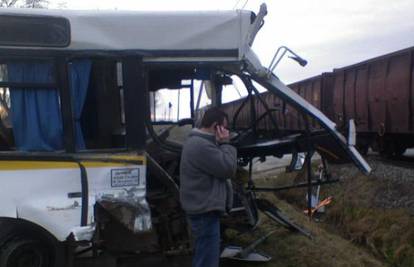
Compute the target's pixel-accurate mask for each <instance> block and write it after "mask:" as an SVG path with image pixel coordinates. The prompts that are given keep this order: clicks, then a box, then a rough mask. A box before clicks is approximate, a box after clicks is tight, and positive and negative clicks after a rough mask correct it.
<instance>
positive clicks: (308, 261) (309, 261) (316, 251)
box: [225, 194, 384, 267]
mask: <svg viewBox="0 0 414 267" xmlns="http://www.w3.org/2000/svg"><path fill="white" fill-rule="evenodd" d="M261 196H262V197H265V198H267V199H268V200H270V201H272V202H273V203H274V204H275V205H276V206H277V207H278V208H280V209H281V210H282V211H283V212H284V213H285V214H287V215H288V216H289V217H290V218H291V219H292V220H293V221H295V222H296V223H298V224H299V225H302V226H304V227H306V229H308V230H311V232H312V233H313V236H314V238H313V240H310V239H308V238H307V237H304V236H302V235H299V234H298V233H292V232H290V231H288V230H286V229H285V228H282V227H281V226H279V225H277V224H275V223H274V222H272V221H270V220H269V219H267V218H263V224H262V225H261V226H260V228H259V229H258V230H257V231H256V233H255V235H254V237H252V236H248V235H245V236H243V237H237V236H235V235H234V233H229V235H230V239H231V240H233V241H234V242H235V243H238V244H240V243H241V244H244V245H246V244H248V243H249V242H252V240H254V239H255V238H258V237H260V236H262V235H264V234H265V233H268V232H270V231H271V230H273V229H276V233H275V234H273V235H272V236H271V237H269V238H268V240H267V241H265V242H264V243H263V244H261V245H260V246H259V248H258V249H259V250H261V251H264V252H265V253H267V254H269V255H271V256H272V257H273V260H272V261H270V262H269V263H266V264H261V265H260V266H263V267H276V266H306V267H313V266H315V267H320V266H332V267H345V266H350V267H351V266H384V265H383V264H382V263H381V262H380V261H378V260H377V259H375V258H374V257H372V256H371V255H369V253H367V252H366V251H365V250H363V249H361V248H359V247H357V246H355V245H354V244H352V243H351V242H349V241H347V240H345V239H343V238H341V237H340V236H338V235H335V234H332V233H330V232H329V231H327V230H325V229H323V228H321V227H319V225H318V224H317V223H315V222H310V221H309V219H308V218H307V217H306V216H305V215H304V214H303V213H302V212H301V211H300V210H298V209H295V208H294V207H292V206H291V205H289V204H287V203H286V202H285V201H281V200H279V199H278V198H276V197H275V196H274V195H272V194H262V195H261ZM225 266H256V265H255V264H252V263H238V262H237V263H232V262H227V263H226V265H225Z"/></svg>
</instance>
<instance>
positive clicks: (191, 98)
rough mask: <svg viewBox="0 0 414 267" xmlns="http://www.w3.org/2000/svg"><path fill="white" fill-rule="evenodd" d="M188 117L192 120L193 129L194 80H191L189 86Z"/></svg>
mask: <svg viewBox="0 0 414 267" xmlns="http://www.w3.org/2000/svg"><path fill="white" fill-rule="evenodd" d="M190 116H191V118H192V119H193V123H192V125H193V127H194V123H195V120H194V80H193V79H191V85H190Z"/></svg>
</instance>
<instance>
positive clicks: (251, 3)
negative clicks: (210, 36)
mask: <svg viewBox="0 0 414 267" xmlns="http://www.w3.org/2000/svg"><path fill="white" fill-rule="evenodd" d="M60 2H66V7H67V8H70V9H119V10H165V11H172V10H223V9H232V8H233V7H234V6H235V4H236V3H237V2H239V4H238V7H239V8H240V7H242V6H243V5H244V3H245V2H246V0H239V1H237V0H192V1H190V0H151V1H145V0H66V1H61V0H50V3H51V5H50V7H51V8H52V7H54V6H55V7H56V6H57V5H58V4H59V3H60ZM263 2H265V3H266V4H267V8H268V15H267V16H266V17H265V25H264V26H263V28H262V29H261V31H260V32H259V33H258V35H257V37H256V40H255V42H254V44H253V49H254V51H255V52H256V54H257V55H258V56H259V58H260V59H261V61H262V64H264V65H266V66H267V65H268V63H269V62H270V60H271V58H272V57H273V54H274V52H275V51H276V49H277V48H278V47H279V46H281V45H286V46H288V47H290V48H291V49H292V50H294V51H295V52H297V53H298V54H299V55H300V56H302V57H303V58H305V59H306V60H308V65H307V66H306V67H304V68H302V67H300V66H299V65H298V64H297V63H295V62H294V61H292V60H289V59H285V60H283V61H282V62H281V64H280V65H279V66H278V67H277V68H276V70H275V72H276V74H277V75H278V76H279V78H280V79H281V80H282V81H284V82H286V83H290V82H294V81H298V80H301V79H304V78H308V77H311V76H315V75H318V74H320V73H322V72H328V71H332V69H333V68H339V67H343V66H346V65H350V64H353V63H357V62H360V61H363V60H366V59H369V58H372V57H375V56H379V55H382V54H386V53H390V52H393V51H396V50H400V49H403V48H407V47H410V46H414V0H288V1H286V0H278V1H276V0H267V1H265V0H248V2H247V4H246V6H245V9H248V10H252V11H255V12H257V11H258V10H259V6H260V4H261V3H263ZM232 95H234V97H235V98H237V97H238V95H237V93H235V92H233V93H232Z"/></svg>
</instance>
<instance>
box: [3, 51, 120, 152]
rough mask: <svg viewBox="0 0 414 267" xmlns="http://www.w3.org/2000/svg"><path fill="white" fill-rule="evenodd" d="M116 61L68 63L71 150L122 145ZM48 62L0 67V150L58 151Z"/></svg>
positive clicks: (59, 127)
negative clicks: (71, 122) (72, 134)
mask: <svg viewBox="0 0 414 267" xmlns="http://www.w3.org/2000/svg"><path fill="white" fill-rule="evenodd" d="M116 66H117V63H116V61H114V60H105V59H94V60H90V59H76V60H72V61H71V62H69V63H68V72H69V73H68V78H69V79H68V81H69V85H68V87H69V90H70V95H71V100H72V106H71V109H72V116H73V127H74V129H73V132H74V142H75V147H76V149H77V150H85V149H110V148H119V147H123V146H124V136H125V130H124V126H123V120H122V114H123V112H122V110H121V107H122V103H121V101H122V84H121V85H119V84H118V82H117V77H118V76H119V73H118V71H117V67H116ZM56 69H57V68H56V66H55V64H54V62H53V61H47V60H45V61H22V60H18V61H7V62H6V63H2V64H0V118H1V122H0V150H17V151H59V150H63V149H64V141H63V140H64V139H63V135H64V134H63V132H64V129H65V127H64V125H63V120H62V107H61V105H62V101H61V99H60V90H59V85H58V83H57V82H56Z"/></svg>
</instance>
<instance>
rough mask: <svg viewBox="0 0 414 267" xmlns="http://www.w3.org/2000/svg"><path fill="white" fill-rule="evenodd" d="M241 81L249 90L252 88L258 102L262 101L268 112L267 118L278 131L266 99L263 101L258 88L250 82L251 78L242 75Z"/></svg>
mask: <svg viewBox="0 0 414 267" xmlns="http://www.w3.org/2000/svg"><path fill="white" fill-rule="evenodd" d="M243 82H244V83H245V84H246V86H248V87H250V89H251V90H253V92H254V93H255V95H256V97H257V99H259V101H260V103H262V105H263V106H264V107H265V109H266V111H267V112H266V113H268V114H269V118H270V120H271V121H272V123H273V126H275V130H276V131H279V127H278V124H277V122H276V121H275V119H274V118H273V117H272V113H271V111H270V108H269V106H268V105H267V103H266V101H264V100H263V99H262V98H261V96H260V92H259V90H257V89H256V87H254V85H253V83H252V81H251V79H250V78H247V77H243Z"/></svg>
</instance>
